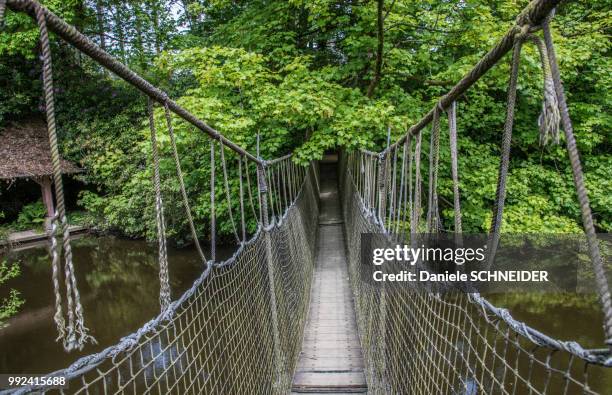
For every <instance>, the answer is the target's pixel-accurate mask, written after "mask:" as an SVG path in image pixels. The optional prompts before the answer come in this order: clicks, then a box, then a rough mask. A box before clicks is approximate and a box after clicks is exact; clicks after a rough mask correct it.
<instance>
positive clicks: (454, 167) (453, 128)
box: [448, 102, 463, 244]
mask: <svg viewBox="0 0 612 395" xmlns="http://www.w3.org/2000/svg"><path fill="white" fill-rule="evenodd" d="M448 135H449V140H450V156H451V176H452V179H453V198H454V201H453V203H454V205H453V209H454V214H455V235H456V237H455V239H456V240H457V241H458V242H459V241H460V238H462V236H461V233H462V226H461V196H460V195H459V165H458V158H457V155H458V154H457V102H453V103H452V104H451V106H450V109H449V110H448ZM461 244H463V243H461Z"/></svg>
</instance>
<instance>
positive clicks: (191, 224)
mask: <svg viewBox="0 0 612 395" xmlns="http://www.w3.org/2000/svg"><path fill="white" fill-rule="evenodd" d="M164 112H165V114H166V124H167V126H168V134H169V135H170V143H171V144H172V155H173V156H174V165H175V167H176V175H177V178H178V180H179V186H180V188H181V196H182V197H183V207H184V208H185V214H186V215H187V221H188V222H189V230H190V231H191V238H192V239H193V242H194V244H195V247H196V250H197V251H198V255H199V256H200V259H201V260H202V262H206V256H205V255H204V251H203V250H202V246H201V245H200V241H199V239H198V233H197V232H196V228H195V223H194V221H193V216H192V214H191V207H190V206H189V199H188V197H187V189H186V188H185V180H184V177H183V170H182V168H181V161H180V158H179V155H178V149H177V148H176V137H175V135H174V127H173V126H172V114H171V113H170V109H169V108H168V102H165V103H164Z"/></svg>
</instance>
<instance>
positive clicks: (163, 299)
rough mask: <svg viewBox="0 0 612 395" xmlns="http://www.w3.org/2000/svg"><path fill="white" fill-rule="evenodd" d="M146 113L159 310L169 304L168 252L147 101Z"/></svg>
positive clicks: (153, 130) (150, 106) (154, 133)
mask: <svg viewBox="0 0 612 395" xmlns="http://www.w3.org/2000/svg"><path fill="white" fill-rule="evenodd" d="M147 113H148V115H149V130H150V132H151V133H150V134H151V157H152V159H153V162H152V165H153V166H152V167H153V186H154V189H155V223H156V226H157V243H158V247H159V251H158V262H159V304H160V306H161V310H162V311H164V310H166V309H167V308H168V306H169V305H170V302H171V292H170V278H169V269H168V250H167V247H166V221H165V218H164V204H163V200H162V194H161V176H160V168H159V151H158V147H157V130H156V127H155V117H154V114H153V101H152V100H151V99H150V98H148V99H147Z"/></svg>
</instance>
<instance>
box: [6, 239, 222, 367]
mask: <svg viewBox="0 0 612 395" xmlns="http://www.w3.org/2000/svg"><path fill="white" fill-rule="evenodd" d="M73 252H74V264H75V270H76V274H77V281H78V285H79V291H80V293H81V299H82V302H83V308H84V311H85V321H86V325H87V326H88V327H89V329H90V330H91V333H92V334H93V335H94V336H95V338H96V339H97V340H98V345H95V346H92V345H88V346H87V347H86V348H85V349H84V350H83V351H81V352H73V353H70V354H68V353H66V352H64V350H63V348H62V346H61V344H59V343H56V342H55V341H54V339H55V338H56V337H57V331H56V329H55V326H54V322H53V313H54V310H53V304H54V296H53V287H52V283H51V261H50V258H49V254H48V251H47V247H46V245H45V244H43V245H41V246H38V247H35V248H30V249H27V250H23V251H19V252H11V253H8V254H6V253H5V254H4V258H5V259H7V260H8V261H9V262H19V265H20V267H21V275H20V276H19V277H18V278H15V279H12V280H10V281H9V282H7V283H6V284H3V285H2V286H1V287H0V295H4V294H5V293H6V292H7V288H14V289H17V290H18V291H19V292H20V293H21V296H22V298H23V299H25V304H24V305H23V306H22V308H21V310H20V312H19V313H18V314H17V315H16V316H14V317H13V318H11V319H10V320H9V321H8V324H9V325H8V327H6V328H3V329H0V350H1V352H0V373H44V372H49V371H53V370H57V369H61V368H64V367H66V366H68V365H69V364H70V363H72V362H73V361H75V360H76V359H77V358H78V357H80V356H83V355H87V354H90V353H93V352H97V351H100V350H102V349H104V348H106V347H108V346H110V345H112V344H115V343H117V342H118V341H119V340H120V339H121V338H122V337H123V336H126V335H128V334H130V333H131V332H133V331H135V330H136V329H138V328H139V327H141V326H142V325H143V324H144V323H145V322H147V321H149V320H150V319H152V318H153V317H155V316H156V315H157V314H159V274H158V266H157V247H156V245H154V244H148V243H146V242H144V241H135V240H125V239H119V238H115V237H110V236H109V237H85V238H81V239H78V240H75V241H74V244H73ZM232 252H233V251H232V250H231V248H217V256H218V257H220V258H226V257H229V256H230V255H231V253H232ZM168 254H169V261H170V283H171V287H172V298H173V299H176V298H177V297H178V296H180V295H181V294H182V293H183V292H184V291H185V290H186V289H188V288H189V287H190V286H191V284H192V283H193V281H194V280H195V279H196V278H197V277H198V276H199V275H200V274H201V273H202V270H203V267H202V263H201V262H200V260H199V257H198V255H197V252H196V251H195V249H191V248H185V249H180V250H176V249H170V250H169V251H168ZM0 259H3V257H2V255H0Z"/></svg>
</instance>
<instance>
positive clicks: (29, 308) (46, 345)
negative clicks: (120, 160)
mask: <svg viewBox="0 0 612 395" xmlns="http://www.w3.org/2000/svg"><path fill="white" fill-rule="evenodd" d="M73 250H74V262H75V265H76V274H77V280H78V284H79V289H80V292H81V298H82V301H83V307H84V311H85V319H86V324H87V326H88V327H89V328H90V330H91V333H92V334H93V335H94V336H95V338H96V339H97V340H98V342H99V344H98V345H88V346H87V347H86V348H85V349H84V350H83V351H81V352H73V353H70V354H68V353H65V352H64V350H63V348H62V346H61V345H60V344H59V343H56V342H55V341H54V339H55V337H56V329H55V326H54V322H53V318H52V317H53V312H54V311H53V303H54V297H53V289H52V283H51V266H50V258H49V255H48V251H47V247H46V244H43V245H42V246H39V247H36V248H29V249H27V250H23V251H16V252H15V251H14V252H11V253H9V254H5V256H4V259H7V260H8V261H9V262H18V263H19V265H20V266H21V269H22V270H21V271H22V274H21V275H20V276H19V277H18V278H16V279H12V280H10V281H9V282H8V283H7V284H4V285H3V286H2V287H3V289H2V290H0V291H2V294H4V292H5V291H6V288H15V289H17V290H18V291H19V292H20V293H21V296H22V297H23V298H24V299H25V304H24V306H23V307H22V308H21V311H20V312H19V314H17V315H16V316H15V317H13V318H12V319H11V320H10V321H9V326H8V327H6V328H3V329H0V350H2V352H1V353H0V373H45V372H50V371H53V370H57V369H61V368H64V367H66V366H68V365H69V364H70V363H72V362H73V361H75V360H76V359H77V358H78V357H80V356H83V355H87V354H90V353H93V352H97V351H100V350H102V349H104V348H106V347H108V346H109V345H113V344H115V343H117V342H118V341H119V340H120V339H121V338H122V337H123V336H126V335H128V334H130V333H132V332H134V331H135V330H136V329H138V328H139V327H141V326H142V325H143V324H144V323H145V322H147V321H149V320H150V319H151V318H153V317H154V316H156V315H157V314H158V313H159V302H158V294H159V277H158V268H157V246H156V244H149V243H146V242H144V241H138V240H126V239H120V238H116V237H111V236H104V237H84V238H80V239H78V240H75V241H74V245H73ZM218 251H219V252H218V255H219V257H220V258H222V259H223V258H227V257H229V256H230V255H231V254H232V253H233V247H226V248H219V249H218ZM168 254H169V262H170V280H171V287H172V296H173V299H176V298H177V297H178V296H179V295H180V294H181V293H183V292H184V291H185V290H186V289H188V288H189V287H190V286H191V284H192V283H193V281H194V280H195V279H196V278H197V277H198V276H199V275H200V274H201V272H202V270H203V266H202V263H201V262H200V261H199V258H198V255H197V253H196V251H195V249H192V248H184V249H169V251H168ZM0 259H3V257H2V256H0ZM489 299H490V300H491V301H492V302H493V303H494V304H496V305H500V306H504V307H508V308H509V309H510V311H511V312H512V314H513V315H514V317H515V318H517V319H518V320H521V321H525V322H526V323H528V324H529V325H531V326H533V327H534V328H536V329H538V330H540V331H542V332H543V333H546V334H547V335H549V336H551V337H553V338H558V339H562V340H575V341H577V342H579V343H580V344H581V345H583V346H584V347H587V348H600V347H602V345H603V331H602V322H603V321H602V315H601V312H600V309H599V305H598V303H597V300H596V299H595V297H593V296H589V295H555V294H535V295H534V294H511V295H491V296H490V297H489ZM595 375H596V376H598V377H596V378H595V380H596V381H599V382H600V383H602V384H603V383H604V382H605V383H608V382H609V381H610V375H609V372H605V373H604V372H598V373H595Z"/></svg>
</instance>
